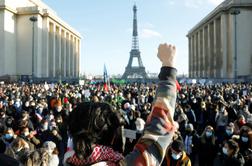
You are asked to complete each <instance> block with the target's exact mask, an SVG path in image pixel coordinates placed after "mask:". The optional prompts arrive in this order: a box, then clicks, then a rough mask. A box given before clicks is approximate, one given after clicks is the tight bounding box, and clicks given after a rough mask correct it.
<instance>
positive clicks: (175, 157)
mask: <svg viewBox="0 0 252 166" xmlns="http://www.w3.org/2000/svg"><path fill="white" fill-rule="evenodd" d="M180 157H181V153H179V154H176V153H172V158H173V159H174V160H178V159H179V158H180Z"/></svg>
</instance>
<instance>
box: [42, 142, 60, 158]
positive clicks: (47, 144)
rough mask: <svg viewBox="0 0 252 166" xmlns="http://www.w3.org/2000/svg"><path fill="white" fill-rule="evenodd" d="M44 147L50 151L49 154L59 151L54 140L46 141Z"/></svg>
mask: <svg viewBox="0 0 252 166" xmlns="http://www.w3.org/2000/svg"><path fill="white" fill-rule="evenodd" d="M43 148H45V149H46V150H47V151H48V153H49V155H52V154H54V153H55V152H56V151H57V148H56V144H55V143H54V142H52V141H46V142H44V144H43Z"/></svg>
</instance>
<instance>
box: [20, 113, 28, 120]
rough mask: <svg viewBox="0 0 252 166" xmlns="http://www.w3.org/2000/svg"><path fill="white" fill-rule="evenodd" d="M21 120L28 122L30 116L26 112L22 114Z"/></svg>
mask: <svg viewBox="0 0 252 166" xmlns="http://www.w3.org/2000/svg"><path fill="white" fill-rule="evenodd" d="M21 119H22V120H28V119H29V114H28V112H26V111H22V112H21Z"/></svg>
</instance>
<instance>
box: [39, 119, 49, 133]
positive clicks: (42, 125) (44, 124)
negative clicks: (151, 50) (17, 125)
mask: <svg viewBox="0 0 252 166" xmlns="http://www.w3.org/2000/svg"><path fill="white" fill-rule="evenodd" d="M41 128H42V129H43V130H48V128H49V123H48V121H47V120H45V119H43V120H42V121H41Z"/></svg>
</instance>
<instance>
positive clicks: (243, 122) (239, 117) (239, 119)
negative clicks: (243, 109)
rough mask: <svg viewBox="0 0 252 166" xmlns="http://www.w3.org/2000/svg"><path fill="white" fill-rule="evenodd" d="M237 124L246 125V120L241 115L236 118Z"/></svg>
mask: <svg viewBox="0 0 252 166" xmlns="http://www.w3.org/2000/svg"><path fill="white" fill-rule="evenodd" d="M238 124H239V126H243V125H245V124H246V119H245V117H244V116H243V115H239V116H238Z"/></svg>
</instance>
